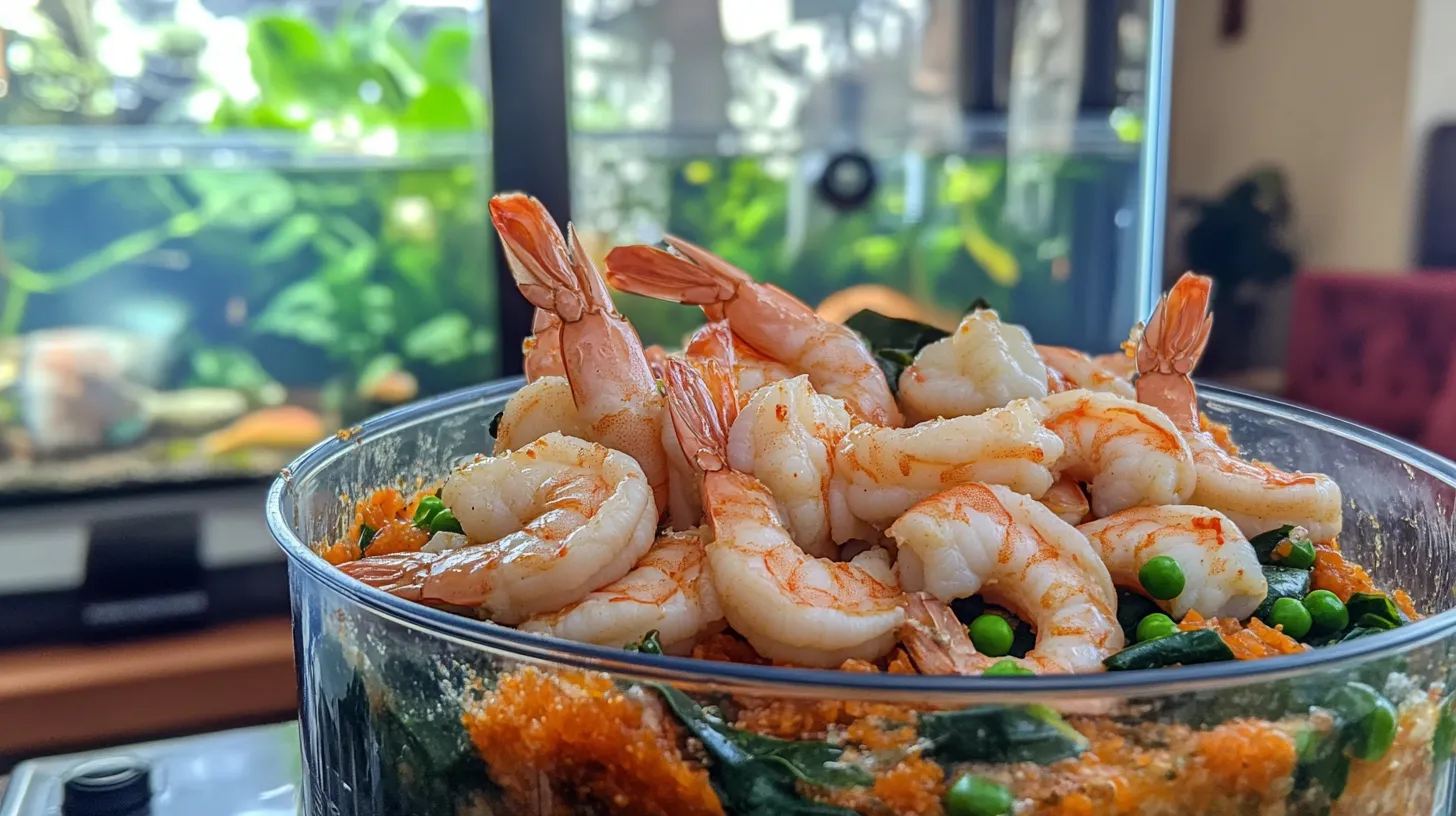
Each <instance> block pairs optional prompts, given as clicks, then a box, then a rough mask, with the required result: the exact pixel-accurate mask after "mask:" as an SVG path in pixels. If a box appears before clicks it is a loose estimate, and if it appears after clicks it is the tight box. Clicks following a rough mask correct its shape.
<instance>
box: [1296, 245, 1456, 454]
mask: <svg viewBox="0 0 1456 816" xmlns="http://www.w3.org/2000/svg"><path fill="white" fill-rule="evenodd" d="M1286 373H1287V375H1288V378H1287V382H1288V385H1287V396H1288V398H1289V399H1291V400H1293V401H1294V402H1299V403H1303V404H1305V405H1309V406H1311V407H1314V408H1318V409H1320V410H1322V411H1325V412H1327V413H1331V414H1335V415H1337V416H1342V417H1346V418H1348V419H1351V420H1354V421H1356V422H1359V423H1362V424H1365V425H1369V426H1371V427H1374V428H1379V429H1380V430H1383V431H1386V432H1388V433H1392V434H1395V435H1397V436H1401V437H1404V438H1406V439H1411V440H1416V441H1418V442H1419V443H1420V444H1422V445H1424V446H1426V447H1428V448H1431V449H1432V450H1435V451H1436V452H1438V453H1442V454H1444V455H1446V456H1453V457H1456V276H1453V275H1427V274H1414V275H1413V274H1342V273H1327V272H1302V273H1300V275H1299V276H1298V277H1297V278H1296V280H1295V285H1294V308H1293V311H1292V314H1291V315H1290V325H1289V358H1288V362H1287V363H1286ZM1437 414H1439V415H1440V416H1439V417H1437ZM1443 418H1444V419H1443ZM1433 419H1435V420H1436V421H1434V422H1433V421H1432V420H1433Z"/></svg>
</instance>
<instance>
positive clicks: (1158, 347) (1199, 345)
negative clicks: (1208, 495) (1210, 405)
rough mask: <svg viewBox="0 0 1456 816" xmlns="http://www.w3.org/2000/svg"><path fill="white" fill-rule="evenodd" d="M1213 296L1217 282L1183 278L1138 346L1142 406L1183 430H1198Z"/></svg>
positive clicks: (1201, 277) (1188, 274)
mask: <svg viewBox="0 0 1456 816" xmlns="http://www.w3.org/2000/svg"><path fill="white" fill-rule="evenodd" d="M1212 291H1213V279H1212V278H1209V277H1206V276H1204V275H1196V274H1194V273H1192V272H1185V273H1183V276H1182V277H1181V278H1179V279H1178V282H1177V283H1175V284H1173V288H1172V289H1169V290H1168V292H1167V294H1165V295H1163V298H1162V299H1161V300H1160V301H1158V307H1157V308H1156V309H1154V310H1153V316H1152V317H1151V318H1149V319H1148V325H1147V326H1146V327H1145V328H1144V329H1143V332H1142V337H1141V338H1140V340H1139V342H1138V347H1137V357H1136V360H1137V372H1138V381H1137V393H1138V401H1139V402H1142V403H1145V404H1148V405H1152V406H1154V407H1157V408H1160V409H1162V410H1163V412H1164V413H1166V414H1168V416H1169V418H1171V419H1172V420H1173V421H1174V422H1175V423H1176V424H1177V425H1178V427H1180V428H1183V429H1184V430H1195V429H1197V427H1198V397H1197V394H1196V393H1195V392H1194V389H1193V379H1192V376H1193V369H1194V368H1196V367H1197V366H1198V361H1199V359H1200V358H1201V357H1202V356H1203V350H1204V348H1205V347H1207V346H1208V336H1209V331H1210V330H1211V329H1212V328H1213V315H1211V314H1209V312H1208V307H1209V296H1210V294H1211V293H1212ZM1190 423H1191V424H1190Z"/></svg>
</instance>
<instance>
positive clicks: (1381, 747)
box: [1350, 695, 1400, 762]
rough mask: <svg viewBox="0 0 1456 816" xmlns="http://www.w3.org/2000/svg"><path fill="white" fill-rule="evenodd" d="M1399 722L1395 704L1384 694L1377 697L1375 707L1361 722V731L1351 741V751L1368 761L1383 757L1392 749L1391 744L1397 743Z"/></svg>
mask: <svg viewBox="0 0 1456 816" xmlns="http://www.w3.org/2000/svg"><path fill="white" fill-rule="evenodd" d="M1399 722H1400V715H1399V714H1398V713H1397V712H1396V710H1395V704H1394V703H1392V702H1390V701H1389V700H1387V699H1385V697H1384V696H1383V695H1382V696H1378V697H1376V699H1375V708H1373V709H1371V710H1370V713H1369V714H1367V715H1365V719H1364V720H1362V721H1361V722H1360V733H1359V736H1358V737H1356V738H1355V740H1354V741H1353V742H1352V743H1351V745H1350V753H1352V754H1354V755H1355V756H1356V757H1358V758H1360V759H1363V760H1365V761H1366V762H1375V761H1377V760H1380V759H1383V758H1384V757H1385V755H1386V753H1387V752H1389V751H1390V746H1392V745H1394V744H1395V731H1396V727H1397V725H1398V723H1399Z"/></svg>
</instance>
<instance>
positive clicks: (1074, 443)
mask: <svg viewBox="0 0 1456 816" xmlns="http://www.w3.org/2000/svg"><path fill="white" fill-rule="evenodd" d="M1041 404H1042V406H1043V407H1044V408H1045V409H1046V411H1047V418H1046V427H1047V428H1049V429H1050V430H1051V431H1053V432H1054V433H1056V435H1057V436H1058V437H1059V438H1060V439H1061V440H1062V442H1063V444H1064V445H1065V453H1063V454H1062V458H1061V459H1060V460H1058V461H1057V462H1056V470H1057V472H1058V473H1060V474H1063V475H1065V476H1069V477H1071V478H1073V479H1076V480H1077V481H1079V482H1087V483H1090V484H1091V493H1092V512H1093V514H1094V515H1096V516H1099V517H1101V516H1106V515H1109V514H1111V513H1116V512H1117V511H1119V510H1125V509H1127V508H1129V507H1137V506H1138V505H1144V504H1179V503H1181V502H1184V501H1187V500H1188V497H1189V496H1192V495H1193V490H1194V488H1195V487H1196V483H1197V475H1196V473H1195V471H1194V469H1193V454H1192V453H1191V452H1190V451H1189V450H1188V445H1187V444H1185V443H1184V441H1183V437H1182V436H1181V435H1179V433H1178V429H1177V428H1174V427H1173V423H1172V422H1171V421H1169V419H1168V418H1167V417H1166V416H1163V414H1162V413H1161V412H1160V411H1158V410H1156V409H1154V408H1151V407H1149V406H1147V405H1140V404H1138V403H1136V402H1133V401H1132V400H1127V399H1123V398H1122V397H1118V396H1114V395H1112V394H1099V393H1096V392H1093V391H1086V390H1081V389H1079V390H1076V391H1063V392H1061V393H1059V394H1052V395H1050V396H1048V397H1047V398H1046V399H1044V400H1042V401H1041Z"/></svg>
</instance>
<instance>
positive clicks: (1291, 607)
mask: <svg viewBox="0 0 1456 816" xmlns="http://www.w3.org/2000/svg"><path fill="white" fill-rule="evenodd" d="M1269 623H1271V624H1273V625H1274V626H1282V627H1284V634H1286V635H1289V636H1290V637H1292V638H1295V639H1299V638H1302V637H1304V636H1305V635H1307V634H1309V630H1310V627H1311V626H1313V625H1314V618H1313V616H1312V615H1311V614H1310V611H1309V609H1307V608H1305V605H1304V604H1302V603H1300V602H1299V601H1297V600H1295V599H1293V598H1280V599H1279V600H1277V601H1275V602H1274V609H1273V611H1271V612H1270V613H1269Z"/></svg>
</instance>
